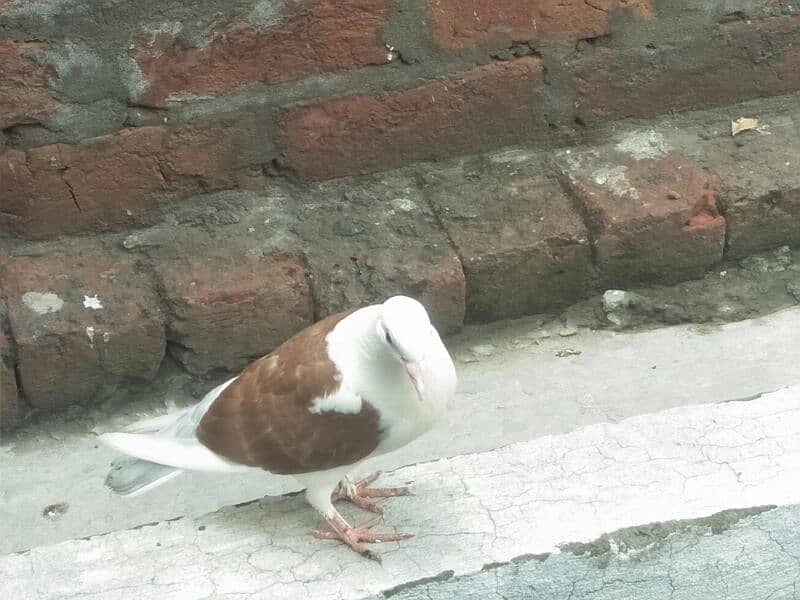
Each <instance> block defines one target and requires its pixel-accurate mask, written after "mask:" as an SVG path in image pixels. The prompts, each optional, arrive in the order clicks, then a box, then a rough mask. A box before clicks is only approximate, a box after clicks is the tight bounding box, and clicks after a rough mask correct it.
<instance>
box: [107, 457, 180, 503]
mask: <svg viewBox="0 0 800 600" xmlns="http://www.w3.org/2000/svg"><path fill="white" fill-rule="evenodd" d="M180 473H181V470H180V469H176V468H175V467H167V466H165V465H159V464H158V463H153V462H150V461H147V460H142V459H140V458H133V457H132V456H121V457H119V458H118V459H116V460H115V461H114V462H112V463H111V470H110V471H109V472H108V475H107V476H106V485H107V486H108V487H109V488H111V489H112V490H113V491H114V492H116V493H117V494H120V495H122V496H129V495H131V494H135V493H136V492H140V493H143V492H146V491H147V490H149V489H150V488H153V487H156V486H157V485H160V484H162V483H165V482H166V481H168V480H170V479H172V478H173V477H175V476H176V475H179V474H180Z"/></svg>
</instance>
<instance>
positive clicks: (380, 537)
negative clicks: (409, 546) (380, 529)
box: [313, 512, 412, 562]
mask: <svg viewBox="0 0 800 600" xmlns="http://www.w3.org/2000/svg"><path fill="white" fill-rule="evenodd" d="M326 520H327V521H328V525H330V527H331V530H330V531H315V532H314V534H313V535H314V537H315V538H318V539H321V540H340V541H342V542H344V543H345V544H347V545H348V546H350V547H351V548H352V549H353V550H355V551H356V552H358V553H359V554H360V555H361V556H363V557H364V558H369V559H370V560H374V561H377V562H381V557H380V556H379V555H378V554H376V553H375V552H373V551H372V550H370V549H369V548H367V547H366V546H365V545H364V544H362V543H361V542H368V543H376V542H397V541H400V540H406V539H408V538H410V537H412V534H410V533H372V532H371V531H370V529H372V528H373V527H374V526H375V525H376V524H377V523H378V521H380V520H381V516H380V515H378V516H376V517H373V518H372V519H370V520H369V521H367V522H366V523H364V524H362V525H357V526H356V527H353V526H351V525H350V524H348V522H347V521H345V520H344V519H343V518H342V516H341V515H340V514H339V513H338V512H337V513H336V514H334V515H333V516H332V517H329V518H327V519H326Z"/></svg>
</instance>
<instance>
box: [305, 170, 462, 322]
mask: <svg viewBox="0 0 800 600" xmlns="http://www.w3.org/2000/svg"><path fill="white" fill-rule="evenodd" d="M297 211H298V223H297V226H296V230H297V232H298V235H299V236H300V238H301V239H302V241H303V242H304V248H305V252H306V255H307V257H308V262H309V269H310V271H311V277H312V287H313V290H314V296H315V300H316V305H317V311H318V317H320V318H321V317H325V316H327V315H329V314H332V313H335V312H338V311H340V310H346V309H350V308H353V307H357V306H363V305H366V304H372V303H375V302H383V301H384V300H385V299H386V298H388V297H390V296H393V295H395V294H405V295H407V296H412V297H414V298H417V299H418V300H419V301H420V302H422V304H424V305H425V307H426V308H427V309H428V312H429V313H430V315H431V320H432V322H433V323H434V325H436V327H437V328H438V329H439V331H441V332H444V333H451V332H453V331H456V330H458V329H460V328H461V326H462V324H463V321H464V293H465V292H464V287H465V283H464V273H463V270H462V268H461V263H460V261H459V260H458V256H457V255H456V253H455V252H454V251H453V250H452V248H451V247H450V244H449V242H448V240H447V236H446V235H445V234H444V232H443V231H441V229H440V228H439V226H438V224H437V221H436V217H435V215H434V214H433V212H432V211H431V210H430V208H429V207H428V206H427V205H426V203H425V200H424V198H423V197H422V196H421V194H420V191H419V189H418V186H417V185H416V184H415V183H414V181H413V180H412V179H411V178H409V177H405V176H402V175H398V174H389V175H385V176H382V177H381V178H380V179H378V178H376V179H370V180H369V181H359V182H358V183H356V182H353V181H350V180H343V181H336V182H327V183H323V184H319V185H318V186H317V187H315V188H314V189H313V190H311V191H310V192H309V195H308V196H303V197H302V198H301V199H299V201H298V206H297Z"/></svg>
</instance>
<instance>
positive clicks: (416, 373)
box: [404, 360, 424, 402]
mask: <svg viewBox="0 0 800 600" xmlns="http://www.w3.org/2000/svg"><path fill="white" fill-rule="evenodd" d="M404 362H405V365H406V371H408V376H409V378H410V379H411V383H413V384H414V389H415V390H417V396H419V400H420V402H422V393H423V391H424V388H423V386H422V368H421V367H420V364H419V363H417V362H412V361H408V360H407V361H404Z"/></svg>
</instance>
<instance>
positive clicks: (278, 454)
mask: <svg viewBox="0 0 800 600" xmlns="http://www.w3.org/2000/svg"><path fill="white" fill-rule="evenodd" d="M351 312H352V311H351ZM348 314H350V313H349V312H347V313H339V314H336V315H332V316H330V317H328V318H326V319H323V320H322V321H319V322H318V323H316V324H314V325H312V326H311V327H308V328H307V329H304V330H303V331H301V332H300V333H298V334H297V335H295V336H294V337H292V338H290V339H289V340H288V341H286V342H284V343H283V344H282V345H281V346H279V347H278V348H276V349H275V350H274V351H273V352H272V353H270V354H268V355H266V356H264V357H263V358H260V359H258V360H257V361H255V362H253V363H251V364H250V365H249V366H248V367H247V368H246V369H245V370H244V371H242V373H241V375H239V377H238V378H237V379H236V381H234V382H233V383H232V384H231V385H229V386H228V387H227V388H226V389H225V391H224V392H223V393H222V394H220V396H219V397H218V398H217V399H216V400H215V401H214V403H213V404H212V405H211V408H209V410H208V412H206V414H205V416H204V417H203V418H202V420H201V421H200V424H199V426H198V428H197V438H198V439H199V440H200V441H201V442H202V443H203V444H204V445H205V446H207V447H208V448H210V449H211V450H213V451H214V452H216V453H217V454H220V455H222V456H224V457H225V458H227V459H228V460H232V461H234V462H237V463H242V464H245V465H250V466H253V467H261V468H263V469H266V470H267V471H270V472H272V473H277V474H281V475H290V474H294V473H309V472H312V471H321V470H325V469H331V468H334V467H338V466H341V465H347V464H352V463H354V462H356V461H358V460H359V459H362V458H364V457H365V456H367V455H368V454H369V453H370V452H372V450H374V449H375V447H376V446H377V445H378V442H379V436H380V431H379V424H378V412H377V411H376V410H375V408H373V407H372V406H371V405H369V404H368V403H367V402H363V404H362V409H361V412H359V413H355V414H343V413H337V412H332V411H331V412H323V413H320V414H315V413H311V412H309V410H308V409H309V407H310V406H311V405H312V403H313V401H314V399H315V398H319V397H322V396H324V395H326V394H331V393H332V392H334V391H336V390H337V389H338V387H339V382H338V381H337V375H338V371H337V369H336V366H335V365H334V364H333V363H332V362H331V361H330V359H329V358H328V354H327V348H326V342H325V338H326V336H327V335H328V333H329V332H330V331H331V330H332V329H333V328H334V326H335V325H336V324H337V323H338V322H339V321H341V320H342V319H343V318H344V317H346V316H347V315H348Z"/></svg>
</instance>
